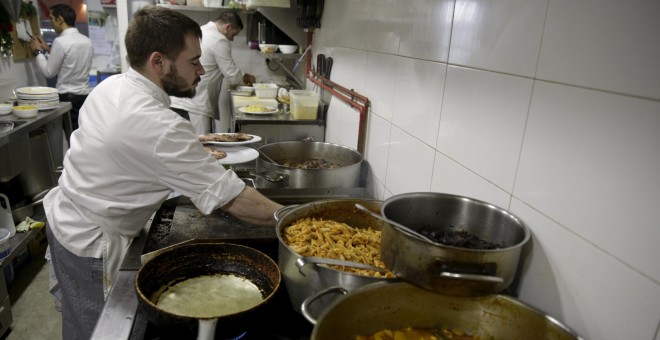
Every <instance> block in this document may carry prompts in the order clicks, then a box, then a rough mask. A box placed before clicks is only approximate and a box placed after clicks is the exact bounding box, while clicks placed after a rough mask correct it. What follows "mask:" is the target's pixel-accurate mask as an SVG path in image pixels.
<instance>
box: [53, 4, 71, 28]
mask: <svg viewBox="0 0 660 340" xmlns="http://www.w3.org/2000/svg"><path fill="white" fill-rule="evenodd" d="M50 14H51V15H52V16H53V18H57V17H62V19H63V20H64V23H65V24H66V25H67V26H69V27H76V11H74V10H73V8H71V6H69V5H65V4H57V5H53V6H50Z"/></svg>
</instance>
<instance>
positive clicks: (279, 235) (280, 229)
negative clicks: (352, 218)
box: [275, 198, 400, 281]
mask: <svg viewBox="0 0 660 340" xmlns="http://www.w3.org/2000/svg"><path fill="white" fill-rule="evenodd" d="M365 201H367V202H382V201H381V200H377V199H367V198H364V199H363V198H344V199H342V198H330V199H324V200H317V201H312V202H308V203H305V204H300V205H298V206H296V207H294V208H291V209H289V210H286V211H285V213H284V214H283V215H282V216H281V217H279V219H278V221H277V224H276V226H275V234H276V235H277V240H278V241H279V244H280V246H283V247H285V248H286V249H287V250H288V251H289V252H290V253H291V254H292V255H294V256H296V259H298V258H303V257H305V256H303V255H301V254H299V253H298V252H296V251H295V250H293V248H291V247H289V245H288V244H287V243H286V241H284V238H283V237H282V233H283V232H284V228H287V227H289V226H290V225H291V224H289V225H286V226H284V225H283V224H284V223H282V222H281V221H282V220H283V219H284V218H286V216H287V215H289V214H292V213H294V212H296V211H300V210H304V209H307V208H310V207H313V206H317V205H327V204H331V203H337V202H353V203H354V202H365ZM305 217H309V216H305ZM301 218H303V217H301ZM374 220H376V218H374ZM374 225H375V226H378V227H380V224H378V223H376V224H374ZM313 268H314V269H315V270H319V271H321V272H323V271H330V272H333V273H337V274H342V275H350V276H356V277H363V278H373V279H379V280H387V281H398V280H400V279H399V278H397V277H393V278H388V277H374V276H371V275H360V274H356V273H351V272H347V271H343V270H339V269H334V268H330V267H327V266H323V265H319V264H313ZM388 269H389V268H388ZM285 278H286V277H285Z"/></svg>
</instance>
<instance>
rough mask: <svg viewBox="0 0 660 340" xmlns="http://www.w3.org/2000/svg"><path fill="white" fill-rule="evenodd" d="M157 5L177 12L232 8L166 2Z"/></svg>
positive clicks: (212, 10) (227, 7)
mask: <svg viewBox="0 0 660 340" xmlns="http://www.w3.org/2000/svg"><path fill="white" fill-rule="evenodd" d="M158 6H160V7H165V8H169V9H172V10H175V11H179V12H185V11H190V12H214V11H222V10H225V9H234V8H232V7H229V6H222V7H199V6H182V5H167V4H158Z"/></svg>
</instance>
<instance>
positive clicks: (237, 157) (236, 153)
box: [211, 145, 259, 165]
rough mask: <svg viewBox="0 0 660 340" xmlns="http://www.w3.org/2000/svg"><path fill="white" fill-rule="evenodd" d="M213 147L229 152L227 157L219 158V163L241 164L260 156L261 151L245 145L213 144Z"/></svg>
mask: <svg viewBox="0 0 660 340" xmlns="http://www.w3.org/2000/svg"><path fill="white" fill-rule="evenodd" d="M211 147H212V148H214V149H216V150H220V151H224V152H226V153H227V157H225V158H223V159H218V163H220V164H222V165H231V164H240V163H245V162H249V161H253V160H255V159H257V157H259V151H257V150H255V149H253V148H250V147H245V146H240V145H239V146H229V147H227V146H220V145H211Z"/></svg>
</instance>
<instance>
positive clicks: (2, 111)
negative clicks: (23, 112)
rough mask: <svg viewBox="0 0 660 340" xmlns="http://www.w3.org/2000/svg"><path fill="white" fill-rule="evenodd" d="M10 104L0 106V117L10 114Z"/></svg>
mask: <svg viewBox="0 0 660 340" xmlns="http://www.w3.org/2000/svg"><path fill="white" fill-rule="evenodd" d="M11 108H12V105H11V104H4V103H3V104H0V116H4V115H8V114H10V113H11Z"/></svg>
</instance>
